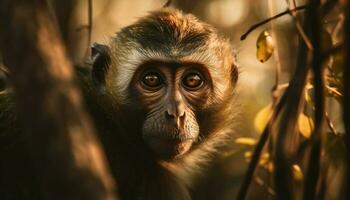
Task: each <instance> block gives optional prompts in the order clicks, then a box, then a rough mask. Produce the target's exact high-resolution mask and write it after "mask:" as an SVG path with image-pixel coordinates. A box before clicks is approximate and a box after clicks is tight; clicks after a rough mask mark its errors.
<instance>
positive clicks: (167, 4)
mask: <svg viewBox="0 0 350 200" xmlns="http://www.w3.org/2000/svg"><path fill="white" fill-rule="evenodd" d="M171 3H172V0H168V1H167V2H166V3H165V4H164V5H163V8H166V7H169V6H170V4H171Z"/></svg>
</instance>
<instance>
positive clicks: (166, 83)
mask: <svg viewBox="0 0 350 200" xmlns="http://www.w3.org/2000/svg"><path fill="white" fill-rule="evenodd" d="M131 87H132V91H134V94H133V96H135V97H136V98H135V99H136V101H135V103H136V104H138V105H139V106H141V107H142V108H143V110H144V112H145V113H146V114H145V116H146V118H145V119H144V121H143V123H142V138H143V139H144V141H145V142H146V144H147V145H148V146H149V148H150V149H151V150H152V152H154V153H155V154H156V155H157V156H158V157H160V158H162V159H171V158H175V157H178V156H181V155H183V154H184V153H186V152H187V151H188V150H189V149H190V148H191V146H192V144H193V143H194V142H195V141H196V140H198V137H199V135H200V126H199V124H200V123H199V121H198V119H197V113H198V111H200V110H201V109H202V107H203V105H205V104H206V103H207V100H208V96H209V95H210V93H211V90H212V80H211V77H210V74H209V72H208V70H207V69H206V67H205V66H204V65H201V64H197V63H164V62H157V61H151V62H147V63H144V64H142V65H141V66H140V67H139V68H138V70H137V71H136V73H135V74H134V77H133V80H132V82H131Z"/></svg>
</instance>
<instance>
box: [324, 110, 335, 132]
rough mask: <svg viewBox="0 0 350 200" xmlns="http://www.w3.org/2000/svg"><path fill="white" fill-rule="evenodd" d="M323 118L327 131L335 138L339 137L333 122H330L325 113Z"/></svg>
mask: <svg viewBox="0 0 350 200" xmlns="http://www.w3.org/2000/svg"><path fill="white" fill-rule="evenodd" d="M324 116H325V118H326V121H327V125H328V127H329V129H330V130H331V132H332V133H333V134H334V135H335V136H339V133H338V132H337V130H336V128H335V126H334V124H333V122H332V121H331V119H330V118H329V115H328V113H327V112H325V113H324Z"/></svg>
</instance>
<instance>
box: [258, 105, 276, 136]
mask: <svg viewBox="0 0 350 200" xmlns="http://www.w3.org/2000/svg"><path fill="white" fill-rule="evenodd" d="M271 114H272V108H271V104H269V105H267V106H265V107H264V108H262V109H261V110H260V111H259V112H258V114H256V116H255V119H254V127H255V130H257V131H258V132H259V133H262V132H263V131H264V128H265V126H266V125H267V122H268V121H269V119H270V117H271Z"/></svg>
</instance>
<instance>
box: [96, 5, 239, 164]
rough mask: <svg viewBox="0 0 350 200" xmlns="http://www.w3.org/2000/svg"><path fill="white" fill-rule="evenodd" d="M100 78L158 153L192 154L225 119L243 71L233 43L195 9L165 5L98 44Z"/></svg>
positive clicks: (135, 131)
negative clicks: (239, 70) (192, 12)
mask: <svg viewBox="0 0 350 200" xmlns="http://www.w3.org/2000/svg"><path fill="white" fill-rule="evenodd" d="M92 56H93V61H94V63H93V70H92V78H93V81H94V83H95V85H96V86H97V87H98V88H99V90H100V91H101V93H102V95H104V96H105V97H106V98H108V99H109V100H110V102H112V104H114V108H115V110H110V111H108V112H118V113H119V114H120V112H121V113H122V114H120V115H122V116H121V119H120V120H122V121H124V122H127V124H129V126H126V132H127V135H126V137H132V138H135V137H136V138H140V140H142V141H143V143H144V144H145V147H146V148H147V149H149V150H151V152H152V153H153V154H154V155H155V156H156V157H157V158H158V159H165V160H169V159H174V158H179V157H181V156H183V155H185V154H186V153H187V152H190V151H191V149H194V148H195V146H198V144H200V143H202V142H205V141H206V140H207V139H208V138H212V137H216V136H215V133H216V132H218V130H219V129H220V128H222V127H221V126H225V125H224V124H225V122H226V121H227V120H226V119H230V117H229V116H228V115H227V114H229V113H228V111H229V110H231V109H230V108H231V107H232V105H230V104H231V103H232V101H231V100H232V96H233V90H234V87H235V84H236V81H237V77H238V73H237V68H236V65H235V57H234V53H233V49H232V48H231V46H230V44H229V42H228V41H227V40H225V39H223V38H221V37H220V36H218V34H217V32H216V31H215V30H214V29H213V28H212V27H211V26H209V25H208V24H206V23H203V22H200V21H199V20H198V19H197V18H195V17H194V16H193V15H189V14H183V13H182V12H180V11H178V10H174V9H161V10H159V11H156V12H152V13H151V14H149V15H148V16H146V17H144V18H141V19H140V20H138V21H137V22H136V23H134V24H132V25H130V26H128V27H125V28H123V29H122V30H121V31H120V32H118V33H117V34H116V37H114V38H113V39H112V40H111V42H110V43H109V44H108V45H97V44H96V45H95V46H94V47H93V52H92Z"/></svg>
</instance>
